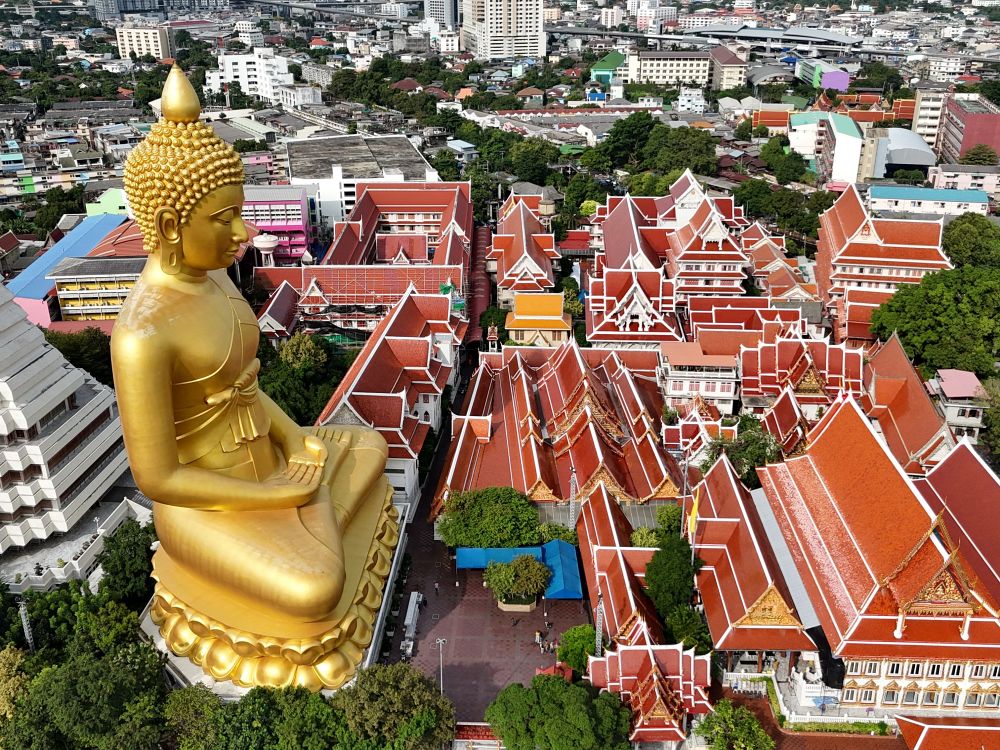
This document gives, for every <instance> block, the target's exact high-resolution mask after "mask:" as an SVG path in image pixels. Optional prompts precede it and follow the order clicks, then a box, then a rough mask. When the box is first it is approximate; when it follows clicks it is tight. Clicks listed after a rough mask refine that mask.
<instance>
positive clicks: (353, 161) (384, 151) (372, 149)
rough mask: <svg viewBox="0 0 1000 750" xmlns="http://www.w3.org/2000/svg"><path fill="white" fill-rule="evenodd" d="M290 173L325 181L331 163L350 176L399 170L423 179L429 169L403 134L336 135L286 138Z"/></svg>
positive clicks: (413, 178) (380, 174)
mask: <svg viewBox="0 0 1000 750" xmlns="http://www.w3.org/2000/svg"><path fill="white" fill-rule="evenodd" d="M287 147H288V170H289V175H290V176H291V177H293V178H296V179H302V180H328V179H330V178H331V172H332V168H333V165H334V164H336V165H338V166H340V167H342V168H343V170H344V176H345V177H347V178H349V179H366V178H367V179H371V178H379V177H382V176H384V174H385V172H386V171H387V170H393V171H399V172H401V173H402V175H403V178H404V179H407V180H422V179H424V178H425V177H426V172H427V170H428V169H430V165H429V164H428V163H427V160H426V159H424V157H423V156H421V154H420V152H419V151H418V150H417V149H416V148H415V147H414V145H413V144H412V143H410V140H409V139H408V138H407V137H406V136H403V135H382V136H367V135H338V136H331V137H328V138H310V139H308V140H301V141H289V142H288V144H287Z"/></svg>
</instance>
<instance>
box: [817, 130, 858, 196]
mask: <svg viewBox="0 0 1000 750" xmlns="http://www.w3.org/2000/svg"><path fill="white" fill-rule="evenodd" d="M817 128H818V129H817V143H816V174H817V175H818V176H819V179H820V181H822V182H844V183H853V182H854V181H855V180H856V179H857V177H858V168H859V166H860V164H861V149H862V146H863V145H864V139H863V138H862V137H861V131H860V130H859V129H858V126H857V125H856V124H855V123H854V120H852V119H851V118H850V117H848V116H847V115H838V114H830V115H829V116H828V117H826V118H824V119H822V120H820V121H819V122H818V124H817Z"/></svg>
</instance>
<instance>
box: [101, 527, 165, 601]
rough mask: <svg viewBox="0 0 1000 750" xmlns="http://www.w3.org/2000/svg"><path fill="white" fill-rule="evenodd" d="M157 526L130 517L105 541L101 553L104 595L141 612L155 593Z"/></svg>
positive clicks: (102, 592) (102, 591)
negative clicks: (153, 550) (151, 576)
mask: <svg viewBox="0 0 1000 750" xmlns="http://www.w3.org/2000/svg"><path fill="white" fill-rule="evenodd" d="M155 541H156V529H154V528H153V524H152V523H148V524H146V525H145V526H140V525H139V522H138V521H136V520H134V519H131V518H130V519H128V520H126V521H125V522H124V523H122V525H121V526H119V527H118V529H117V530H116V531H115V533H114V534H112V535H111V536H110V537H109V538H107V539H105V541H104V549H103V550H101V553H100V554H99V555H98V556H97V561H98V564H100V566H101V569H102V570H103V571H104V577H103V578H101V584H100V591H101V594H103V595H104V596H107V597H108V598H110V599H112V600H113V601H116V602H121V603H123V604H125V605H127V606H128V607H131V608H132V609H133V610H136V611H139V610H141V609H142V608H143V607H144V606H146V602H148V601H149V598H150V597H151V596H152V595H153V579H152V578H150V574H151V573H152V572H153V563H152V559H153V552H152V550H151V549H150V547H151V546H152V544H153V542H155Z"/></svg>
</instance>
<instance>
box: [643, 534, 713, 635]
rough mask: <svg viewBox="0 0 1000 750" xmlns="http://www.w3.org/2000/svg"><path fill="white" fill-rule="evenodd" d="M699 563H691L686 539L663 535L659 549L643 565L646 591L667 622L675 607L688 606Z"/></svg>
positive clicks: (697, 560) (698, 561)
mask: <svg viewBox="0 0 1000 750" xmlns="http://www.w3.org/2000/svg"><path fill="white" fill-rule="evenodd" d="M700 568H701V560H699V559H697V558H695V560H694V562H693V563H692V562H691V545H690V544H688V541H687V539H685V538H684V537H681V536H675V535H673V534H665V535H664V536H663V538H662V539H661V540H660V548H659V549H658V550H657V551H656V552H655V553H654V554H653V557H652V559H651V560H650V561H649V564H647V565H646V588H647V591H648V593H649V598H650V599H651V600H652V601H653V605H654V606H655V607H656V611H657V612H659V613H660V616H661V617H662V618H663V619H664V620H666V619H667V618H668V617H669V615H670V613H671V612H673V611H674V609H675V608H677V607H682V606H683V607H687V606H690V604H691V596H692V595H693V594H694V577H695V574H696V573H697V572H698V570H699V569H700Z"/></svg>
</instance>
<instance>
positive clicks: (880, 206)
mask: <svg viewBox="0 0 1000 750" xmlns="http://www.w3.org/2000/svg"><path fill="white" fill-rule="evenodd" d="M868 207H869V208H870V209H871V210H872V211H891V212H903V213H907V214H930V215H933V216H961V215H962V214H966V213H976V214H982V215H983V216H986V214H988V213H989V211H990V197H989V196H988V195H987V194H986V193H985V192H984V191H982V190H941V189H938V188H924V187H909V186H906V185H872V187H871V188H870V189H869V190H868Z"/></svg>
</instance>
